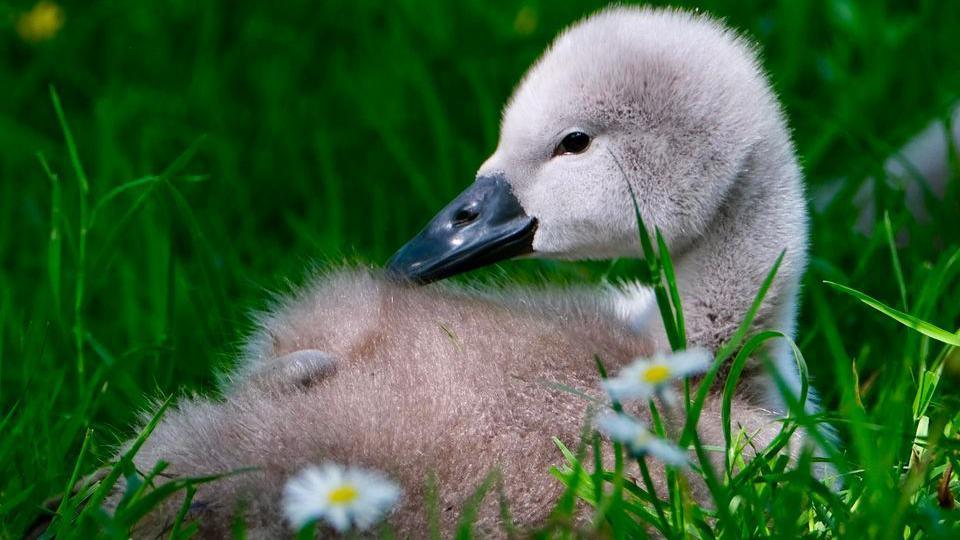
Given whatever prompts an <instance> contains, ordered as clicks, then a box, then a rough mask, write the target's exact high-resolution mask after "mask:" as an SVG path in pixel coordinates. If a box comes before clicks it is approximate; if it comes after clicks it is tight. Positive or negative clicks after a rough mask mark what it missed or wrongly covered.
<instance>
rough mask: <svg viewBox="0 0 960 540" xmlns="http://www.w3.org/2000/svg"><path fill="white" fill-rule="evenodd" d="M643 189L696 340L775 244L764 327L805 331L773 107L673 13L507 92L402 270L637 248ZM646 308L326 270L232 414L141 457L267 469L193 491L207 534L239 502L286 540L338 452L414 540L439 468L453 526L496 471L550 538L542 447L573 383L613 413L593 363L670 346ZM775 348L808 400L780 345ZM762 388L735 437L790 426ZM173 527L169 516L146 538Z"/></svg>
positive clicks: (749, 76)
mask: <svg viewBox="0 0 960 540" xmlns="http://www.w3.org/2000/svg"><path fill="white" fill-rule="evenodd" d="M631 189H632V191H633V192H634V193H635V194H636V196H637V201H638V205H639V208H640V212H641V214H642V215H643V217H644V218H645V220H646V221H647V224H648V225H650V226H651V227H654V226H655V227H656V228H658V229H659V230H660V231H662V234H663V238H664V241H665V243H666V245H667V246H668V247H669V249H670V251H671V253H672V254H673V258H674V262H675V266H676V271H677V277H678V284H679V288H680V293H681V295H682V307H683V311H684V314H685V318H686V321H687V333H688V337H689V342H690V343H691V344H693V345H701V346H705V347H708V348H711V349H716V348H717V347H718V346H719V345H720V344H722V343H724V342H726V341H727V340H728V339H729V338H730V337H731V335H732V334H733V332H734V330H735V329H736V328H737V326H738V325H739V324H740V323H741V321H742V320H743V317H744V315H745V314H746V313H747V311H748V309H749V306H750V304H751V302H752V301H753V299H754V297H755V294H756V292H757V290H758V289H759V288H760V286H761V283H762V281H763V278H764V276H766V274H767V272H768V270H769V269H770V267H771V265H773V263H774V261H775V260H776V259H777V257H778V255H779V254H780V253H781V252H784V253H785V255H784V258H783V264H782V265H781V267H780V272H779V274H778V276H777V279H776V280H775V281H774V283H773V286H772V287H771V288H770V292H769V293H768V296H767V297H766V299H765V300H764V303H763V304H762V306H761V308H760V310H759V312H758V314H757V318H756V326H758V327H764V328H773V329H775V330H779V331H781V332H782V333H783V334H784V335H786V336H792V334H793V330H794V319H795V313H794V312H795V304H796V299H797V296H798V288H799V279H800V275H801V273H802V271H803V268H804V265H805V262H806V242H807V232H806V213H805V203H804V198H803V189H802V184H801V175H800V172H799V168H798V166H797V162H796V158H795V156H794V153H793V148H792V143H791V141H790V138H789V134H788V131H787V128H786V126H785V123H784V120H783V117H782V113H781V111H780V108H779V105H778V103H777V101H776V99H775V97H774V95H773V93H772V91H771V90H770V87H769V84H768V83H767V81H766V79H765V77H764V75H763V73H762V72H761V70H760V68H759V67H758V63H757V60H756V57H755V54H754V51H753V49H752V47H750V46H749V45H748V44H747V43H745V42H744V41H743V40H742V39H740V38H739V37H737V36H736V35H735V34H734V33H732V32H731V31H730V30H728V29H726V28H725V27H723V26H722V25H720V24H719V23H717V22H715V21H713V20H712V19H710V18H707V17H704V16H699V15H691V14H688V13H684V12H680V11H673V10H656V9H643V8H640V9H637V8H614V9H609V10H605V11H603V12H601V13H599V14H597V15H594V16H593V17H590V18H588V19H586V20H584V21H582V22H580V23H578V24H577V25H574V26H573V27H571V29H569V30H567V31H566V32H564V33H563V34H562V35H561V36H560V37H559V38H558V39H557V41H556V42H555V43H554V45H553V46H552V47H551V48H550V49H549V50H548V52H547V53H546V54H545V55H544V57H543V58H542V59H541V60H540V61H539V62H538V63H537V64H536V65H535V66H534V67H533V68H532V69H531V71H530V72H529V73H528V74H527V76H526V77H525V78H524V80H523V82H522V84H521V85H520V87H519V88H518V90H517V91H516V93H515V95H514V97H513V98H512V99H511V101H510V103H509V105H508V107H507V109H506V111H505V113H504V119H503V125H502V129H501V139H500V143H499V145H498V147H497V150H496V151H495V152H494V154H493V155H492V156H491V157H490V158H489V159H488V160H487V161H486V162H485V163H484V164H483V165H482V166H481V168H480V172H479V174H478V178H477V180H476V182H475V183H474V184H473V185H472V186H471V187H470V188H468V189H467V190H466V191H465V192H464V193H463V194H461V196H460V197H458V198H457V199H456V200H455V201H453V202H452V203H451V204H450V205H448V207H447V208H445V209H444V210H443V211H441V213H440V214H439V215H438V216H437V217H436V218H435V219H434V221H432V222H431V223H430V225H428V227H427V228H426V229H425V230H424V231H423V232H422V233H421V234H420V235H419V236H418V237H417V238H416V239H414V240H413V241H411V242H410V243H409V244H408V245H407V246H406V247H405V248H404V249H403V250H402V251H401V252H399V253H398V254H397V256H395V258H394V259H393V260H392V262H391V264H390V266H389V272H390V275H391V276H393V277H394V278H396V277H398V276H399V277H402V278H404V279H409V280H413V281H419V282H426V281H433V280H437V279H442V278H443V277H446V276H448V275H452V274H455V273H458V272H462V271H466V270H469V269H471V268H476V267H478V266H482V265H484V264H489V263H491V262H495V261H497V260H502V259H504V258H508V257H511V256H516V255H523V254H527V255H533V256H540V257H549V258H561V259H562V258H610V257H631V256H637V255H638V254H639V251H640V246H639V243H638V241H637V223H636V220H635V216H634V212H633V206H632V203H631V197H630V190H631ZM651 311H652V312H653V314H652V313H651ZM655 312H656V310H655V309H654V310H651V308H650V295H649V293H648V292H645V291H643V290H642V289H640V288H637V287H634V286H627V287H624V288H623V289H622V290H621V291H620V292H618V293H615V294H610V293H609V292H602V291H597V290H594V291H589V290H586V289H578V290H576V291H567V290H555V291H540V292H536V291H523V290H520V289H513V290H510V291H507V292H502V293H490V292H484V293H477V292H475V291H463V290H457V289H452V288H445V287H436V286H433V287H431V288H428V289H415V288H410V287H406V286H401V285H396V284H390V283H387V282H385V281H383V280H380V279H378V278H371V277H370V276H369V275H366V274H364V273H362V272H361V273H349V272H348V273H341V274H333V275H332V276H331V277H327V278H325V279H322V280H320V281H319V282H318V284H316V285H314V286H313V287H311V288H308V289H307V290H305V292H303V293H301V294H299V295H296V296H294V297H291V298H289V299H287V300H282V301H281V302H280V303H279V305H278V307H277V309H276V310H274V311H273V312H272V313H270V314H268V315H266V316H264V317H262V318H261V330H260V331H259V332H258V333H257V334H256V335H255V336H254V338H253V339H252V340H251V345H250V346H249V347H248V349H247V351H246V354H245V356H244V358H243V361H242V363H241V368H240V369H239V371H238V372H237V373H236V374H235V376H234V377H233V379H232V381H231V384H230V385H229V387H228V390H227V392H226V395H225V397H224V401H223V402H222V403H217V402H212V401H205V400H199V401H186V402H184V403H182V404H181V405H180V406H179V407H178V409H177V410H176V411H174V412H173V413H172V414H171V415H170V416H169V417H168V418H166V419H165V420H164V421H163V422H162V423H161V424H160V426H159V427H158V429H157V431H156V432H155V433H154V435H153V436H152V437H151V438H150V439H149V441H148V442H147V444H146V446H145V447H144V448H143V450H142V451H141V452H140V454H139V455H138V457H137V462H138V464H140V465H141V467H142V468H144V469H149V465H150V464H152V463H153V462H155V461H156V460H158V459H163V460H165V461H168V462H169V463H170V464H171V465H170V467H169V469H168V472H170V473H171V474H175V475H197V474H211V473H217V472H226V471H230V470H233V469H237V468H243V467H257V468H258V470H257V471H254V472H251V473H247V474H243V475H238V476H235V477H231V478H227V479H224V480H220V481H218V482H214V483H211V484H209V485H205V486H203V487H202V488H201V489H200V491H198V493H197V504H195V509H194V511H193V514H196V515H197V517H198V518H199V519H200V521H199V523H200V524H201V527H202V531H203V532H205V533H208V534H209V535H212V536H215V535H217V534H219V533H223V532H224V531H226V530H227V528H228V527H229V526H230V523H231V520H232V519H233V516H234V514H235V512H234V510H235V509H236V508H237V504H238V501H245V508H246V511H247V515H248V518H247V521H248V525H249V526H250V528H251V530H252V531H254V532H257V531H259V532H261V533H263V534H264V535H265V536H272V535H276V534H279V533H280V532H281V531H285V530H287V528H286V527H287V526H286V525H285V524H284V523H283V521H282V519H281V516H280V513H279V504H280V501H279V497H280V487H281V485H282V483H283V482H284V480H285V479H286V478H287V477H288V476H289V475H290V474H291V473H293V472H295V471H296V470H297V469H298V468H300V467H302V466H304V465H306V464H308V463H316V462H319V461H324V460H334V461H339V462H343V463H348V464H356V465H364V466H367V467H373V468H377V469H380V470H383V471H385V472H386V473H388V474H391V475H394V476H395V477H396V478H397V479H398V480H399V481H400V483H401V485H402V487H403V489H404V490H405V496H404V499H403V503H402V504H401V506H400V507H399V509H398V510H397V512H396V513H395V514H394V515H393V516H392V517H391V521H392V522H393V523H394V525H396V526H397V528H398V529H399V530H400V531H401V532H402V533H406V534H412V535H413V536H422V533H423V530H424V529H423V527H424V526H425V519H426V512H425V510H424V486H425V481H426V479H427V477H428V475H429V474H430V473H431V472H435V473H436V475H437V479H438V484H439V486H440V493H441V497H440V510H441V517H442V525H443V527H444V530H446V531H450V530H451V527H452V526H453V524H454V523H455V520H456V516H457V512H458V511H459V510H460V509H461V508H462V506H463V504H464V502H465V501H466V499H467V498H468V497H469V495H470V494H471V493H472V491H473V489H475V488H476V487H477V485H478V484H479V483H480V481H481V480H482V479H483V478H484V476H485V475H486V474H487V473H488V472H489V471H490V470H491V468H492V467H498V468H500V470H501V471H502V479H503V486H504V492H505V494H506V496H507V499H508V500H509V501H510V503H511V511H512V513H513V515H514V517H515V518H516V519H517V521H518V522H519V523H521V524H527V525H529V524H535V523H538V522H541V521H542V520H543V519H544V518H545V517H546V516H547V514H548V512H549V511H550V509H551V508H552V506H553V503H554V499H555V497H556V496H557V495H558V494H559V493H560V491H561V486H560V484H559V483H558V482H557V481H556V480H555V479H553V478H551V477H550V476H549V474H548V472H547V470H548V468H549V467H550V466H551V465H558V464H560V463H561V454H560V453H559V451H558V450H557V448H556V447H555V445H554V443H553V442H552V440H551V438H552V437H554V436H556V437H558V438H559V439H560V440H561V441H563V442H564V443H565V444H567V445H568V446H576V445H577V442H578V440H579V436H580V433H581V430H582V428H583V426H584V421H585V420H586V419H587V410H588V406H589V405H590V404H591V403H592V402H591V400H589V399H585V398H584V396H582V395H578V394H577V393H576V392H573V393H572V392H569V391H565V390H564V388H568V389H569V388H572V389H575V390H576V391H577V392H581V393H584V394H585V395H586V396H593V397H594V398H597V399H601V395H600V394H599V392H598V387H599V386H598V383H599V377H598V373H597V370H596V367H595V364H594V361H593V356H594V355H599V356H600V357H602V358H603V359H604V361H605V362H606V363H607V366H608V368H610V369H611V370H613V371H615V370H617V369H618V367H620V366H622V365H623V364H624V363H625V362H627V361H629V360H630V359H632V358H633V357H636V356H641V355H648V354H651V353H653V352H655V351H661V352H662V351H665V350H667V349H668V348H669V346H668V344H667V340H666V337H665V335H664V331H663V327H662V326H661V325H660V324H658V317H657V316H656V315H655ZM766 352H767V353H769V354H771V355H772V356H773V358H774V364H775V365H776V366H777V367H778V368H779V369H780V371H781V374H782V375H783V376H784V377H785V379H786V380H787V381H788V384H789V385H791V386H792V388H793V389H794V390H796V388H797V387H799V378H798V375H797V372H796V369H795V368H794V366H793V363H792V359H791V357H790V356H789V354H788V349H787V348H786V347H782V348H781V347H780V346H772V347H769V348H768V349H767V351H766ZM749 374H750V375H751V377H748V378H747V379H746V381H745V382H744V383H743V384H742V385H741V392H740V393H739V394H738V397H737V398H736V399H735V401H734V403H733V416H734V425H735V426H736V425H740V426H742V427H743V428H744V429H746V430H747V432H749V433H752V434H755V436H756V438H757V439H758V440H757V443H756V446H757V447H758V448H762V447H763V446H764V441H765V440H769V439H770V438H771V437H772V436H773V435H774V434H775V433H776V432H777V431H778V430H779V428H780V424H779V423H778V422H777V421H776V418H775V417H776V415H775V414H773V413H771V412H769V411H768V410H767V409H766V408H765V407H768V406H769V405H770V404H771V403H774V404H776V401H777V400H771V399H770V392H769V389H770V387H771V384H770V382H769V381H770V379H769V377H768V376H767V375H765V374H763V373H762V372H761V371H760V370H759V369H756V367H751V368H750V369H749ZM719 401H720V400H719V398H718V397H717V396H711V397H710V398H709V399H708V402H707V405H706V408H705V409H704V412H703V415H702V416H701V419H700V423H699V430H700V438H701V440H703V442H704V443H705V444H708V445H709V444H718V445H719V444H722V441H723V438H722V432H721V422H720V404H719ZM594 404H595V403H594ZM781 411H782V409H781ZM635 412H636V413H637V414H639V415H640V416H643V414H644V413H643V412H642V411H641V410H639V409H638V410H637V411H635ZM660 479H661V480H662V476H660ZM495 498H496V497H491V498H490V500H491V501H492V502H488V503H487V504H486V506H485V507H484V510H483V511H482V512H481V514H480V521H479V524H480V526H481V527H485V528H487V530H488V531H493V530H495V525H496V523H497V522H498V521H499V520H500V517H499V513H498V511H497V508H496V506H495V501H493V499H495ZM448 509H449V511H448ZM175 515H176V501H175V500H174V501H171V502H170V503H169V505H168V506H167V507H165V510H160V511H157V512H155V513H154V514H152V515H151V516H150V517H148V518H147V520H146V521H145V523H144V524H143V525H142V527H143V528H142V529H141V531H143V532H144V534H146V533H147V532H149V533H153V532H156V531H158V530H162V528H163V526H164V525H167V524H169V523H170V522H171V520H172V518H173V516H175Z"/></svg>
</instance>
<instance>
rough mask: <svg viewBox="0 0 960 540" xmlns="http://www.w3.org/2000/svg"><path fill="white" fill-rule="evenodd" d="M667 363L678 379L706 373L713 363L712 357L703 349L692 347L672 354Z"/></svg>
mask: <svg viewBox="0 0 960 540" xmlns="http://www.w3.org/2000/svg"><path fill="white" fill-rule="evenodd" d="M669 362H670V367H671V368H672V369H673V370H674V372H676V373H677V376H678V377H689V376H691V375H696V374H698V373H703V372H704V371H706V370H707V369H708V368H709V367H710V363H711V362H713V355H712V354H710V351H708V350H707V349H704V348H703V347H694V348H692V349H687V350H685V351H679V352H675V353H673V355H671V356H670V359H669Z"/></svg>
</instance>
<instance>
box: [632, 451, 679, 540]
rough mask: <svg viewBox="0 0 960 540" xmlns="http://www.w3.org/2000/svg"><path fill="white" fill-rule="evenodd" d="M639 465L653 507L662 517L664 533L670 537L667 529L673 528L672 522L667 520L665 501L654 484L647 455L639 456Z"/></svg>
mask: <svg viewBox="0 0 960 540" xmlns="http://www.w3.org/2000/svg"><path fill="white" fill-rule="evenodd" d="M637 465H638V466H639V467H640V476H642V477H643V483H644V485H645V486H646V488H647V493H649V494H650V499H651V500H652V501H653V508H654V510H656V511H657V517H658V518H660V526H661V527H663V534H664V535H667V537H669V536H671V535H668V534H667V531H670V530H671V527H670V522H669V521H667V514H666V513H665V512H664V511H663V503H662V502H661V501H660V496H659V495H657V489H656V488H655V487H654V485H653V479H652V478H651V477H650V469H649V468H647V457H646V456H643V457H640V458H637Z"/></svg>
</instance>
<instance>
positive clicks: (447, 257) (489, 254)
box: [387, 176, 537, 284]
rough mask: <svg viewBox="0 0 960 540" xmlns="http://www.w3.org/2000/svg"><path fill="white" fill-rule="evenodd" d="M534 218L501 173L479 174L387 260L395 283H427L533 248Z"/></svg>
mask: <svg viewBox="0 0 960 540" xmlns="http://www.w3.org/2000/svg"><path fill="white" fill-rule="evenodd" d="M536 230H537V220H536V219H534V218H532V217H530V216H528V215H527V214H526V213H525V212H524V211H523V207H522V206H521V205H520V201H519V200H517V198H516V196H514V194H513V190H512V189H511V187H510V184H509V183H507V181H506V180H505V179H504V178H503V177H502V176H482V177H480V178H477V180H476V181H475V182H474V183H473V184H472V185H470V187H468V188H467V189H466V190H464V192H463V193H461V194H460V195H458V196H457V198H456V199H454V200H453V202H451V203H450V204H448V205H447V206H446V208H444V209H443V210H441V211H440V213H439V214H437V215H436V217H434V218H433V220H432V221H430V223H428V224H427V226H426V227H424V229H423V230H422V231H420V233H419V234H418V235H417V236H416V237H414V238H413V240H410V241H409V242H407V244H406V245H405V246H403V247H402V248H400V250H399V251H397V252H396V253H395V254H394V255H393V257H391V258H390V261H389V262H387V274H388V275H389V276H391V277H392V278H394V279H397V280H399V281H409V282H414V283H419V284H424V283H430V282H432V281H437V280H440V279H444V278H447V277H450V276H453V275H456V274H460V273H462V272H467V271H469V270H473V269H475V268H480V267H481V266H486V265H488V264H493V263H495V262H498V261H502V260H505V259H509V258H511V257H516V256H518V255H524V254H527V253H531V252H533V234H534V232H536Z"/></svg>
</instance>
